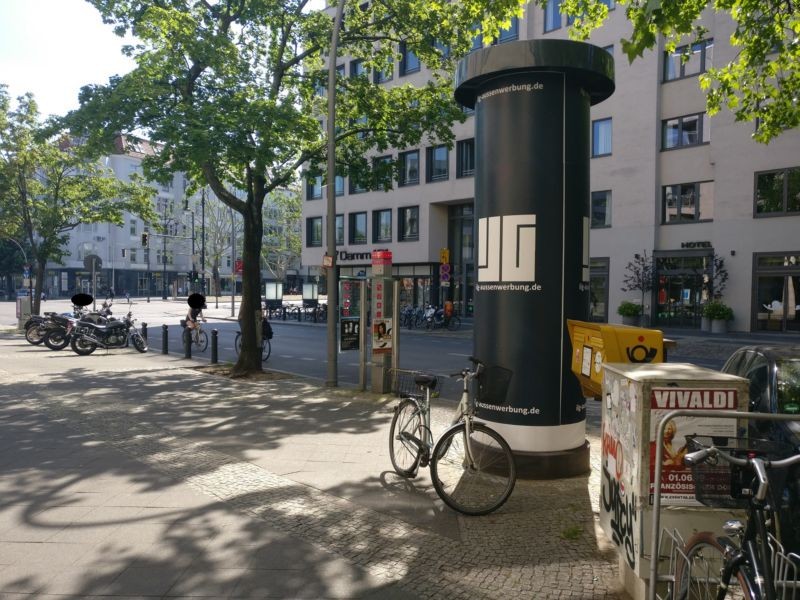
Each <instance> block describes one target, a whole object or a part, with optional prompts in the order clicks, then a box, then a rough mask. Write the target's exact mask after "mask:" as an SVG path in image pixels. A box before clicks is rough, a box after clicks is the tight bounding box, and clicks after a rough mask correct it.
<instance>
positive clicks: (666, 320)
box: [653, 252, 713, 329]
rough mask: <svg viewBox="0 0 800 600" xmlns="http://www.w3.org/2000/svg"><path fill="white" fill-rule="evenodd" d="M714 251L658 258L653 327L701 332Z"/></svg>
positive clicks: (670, 254) (662, 255) (671, 254)
mask: <svg viewBox="0 0 800 600" xmlns="http://www.w3.org/2000/svg"><path fill="white" fill-rule="evenodd" d="M712 257H713V252H708V253H703V254H700V255H698V254H687V253H681V252H672V253H664V254H661V253H659V254H656V256H655V267H656V269H655V271H656V273H655V282H656V285H655V290H654V292H655V298H654V304H655V307H656V309H655V311H653V315H654V320H653V324H654V325H657V326H661V327H688V328H694V329H699V328H700V319H701V317H702V316H703V304H705V302H706V301H708V300H709V298H708V296H709V292H710V290H709V285H708V283H707V281H708V276H707V273H708V268H709V264H710V262H711V260H712Z"/></svg>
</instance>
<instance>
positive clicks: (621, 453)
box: [600, 363, 749, 599]
mask: <svg viewBox="0 0 800 600" xmlns="http://www.w3.org/2000/svg"><path fill="white" fill-rule="evenodd" d="M748 390H749V383H748V381H747V380H746V379H744V378H742V377H736V376H734V375H728V374H725V373H720V372H719V371H714V370H712V369H706V368H703V367H698V366H696V365H691V364H686V363H661V364H644V365H643V364H619V363H617V364H613V363H612V364H609V363H606V364H604V365H603V405H602V411H603V416H602V446H601V484H600V487H601V493H600V524H601V526H602V528H603V531H604V532H605V533H606V535H607V536H608V538H609V539H610V540H611V541H612V542H613V543H614V545H615V546H616V547H617V552H618V553H619V572H620V579H621V581H622V583H623V584H624V585H625V589H626V591H627V592H628V593H629V594H630V595H631V596H632V597H633V598H634V599H639V598H645V597H646V591H647V581H646V580H647V578H648V577H649V576H650V555H649V552H650V548H651V527H652V518H653V511H652V505H653V494H654V493H655V486H656V485H657V484H656V482H655V481H654V475H655V455H656V439H655V437H656V428H657V427H658V424H659V422H660V421H661V419H662V418H663V416H664V415H665V414H667V413H669V412H671V411H673V410H676V409H679V408H680V409H687V410H691V409H698V410H720V411H723V410H742V411H746V410H747V405H748ZM672 423H673V424H674V425H669V424H668V425H667V426H666V429H665V432H664V439H663V441H662V443H663V444H664V460H663V465H662V475H661V481H660V490H661V507H662V511H661V527H662V528H667V529H670V530H672V529H677V530H678V531H679V532H681V534H682V535H683V536H684V537H688V535H689V534H691V533H692V532H693V531H695V530H697V531H700V530H703V531H706V530H707V531H720V527H721V525H722V523H723V522H724V521H725V520H727V519H731V518H736V516H737V515H741V512H739V511H733V510H727V509H717V508H709V507H706V506H703V505H701V504H700V503H699V502H697V501H696V500H695V497H694V482H693V481H692V473H691V469H690V468H689V467H686V466H684V464H683V455H684V454H685V453H686V447H685V443H686V439H685V436H687V435H692V434H697V435H707V436H726V437H734V436H736V433H737V429H738V428H739V427H740V425H741V423H739V421H738V420H737V419H730V418H728V419H726V418H718V419H715V418H707V417H691V416H690V417H676V418H675V419H673V421H672Z"/></svg>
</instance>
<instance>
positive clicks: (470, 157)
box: [456, 138, 475, 177]
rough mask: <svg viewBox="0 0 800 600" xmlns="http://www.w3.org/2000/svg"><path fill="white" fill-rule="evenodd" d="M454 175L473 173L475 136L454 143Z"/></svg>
mask: <svg viewBox="0 0 800 600" xmlns="http://www.w3.org/2000/svg"><path fill="white" fill-rule="evenodd" d="M456 163H457V164H456V177H472V176H473V175H475V138H470V139H468V140H461V141H460V142H458V143H457V144H456Z"/></svg>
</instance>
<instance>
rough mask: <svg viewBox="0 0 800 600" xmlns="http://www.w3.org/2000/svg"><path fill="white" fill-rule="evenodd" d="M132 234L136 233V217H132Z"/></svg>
mask: <svg viewBox="0 0 800 600" xmlns="http://www.w3.org/2000/svg"><path fill="white" fill-rule="evenodd" d="M130 223H131V235H136V219H131V222H130Z"/></svg>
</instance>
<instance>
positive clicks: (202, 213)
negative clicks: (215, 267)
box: [200, 187, 206, 294]
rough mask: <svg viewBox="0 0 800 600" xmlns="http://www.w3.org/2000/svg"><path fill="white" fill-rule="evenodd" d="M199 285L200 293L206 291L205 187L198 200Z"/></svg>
mask: <svg viewBox="0 0 800 600" xmlns="http://www.w3.org/2000/svg"><path fill="white" fill-rule="evenodd" d="M200 241H201V244H200V273H201V274H200V285H201V287H202V290H201V293H203V294H205V293H206V188H205V187H204V188H203V191H202V195H201V200H200Z"/></svg>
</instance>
